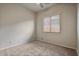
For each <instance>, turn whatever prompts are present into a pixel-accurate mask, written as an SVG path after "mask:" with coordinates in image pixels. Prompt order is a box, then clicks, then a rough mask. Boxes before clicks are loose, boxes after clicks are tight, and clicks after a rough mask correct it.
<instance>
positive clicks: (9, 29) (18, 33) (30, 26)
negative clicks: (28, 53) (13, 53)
mask: <svg viewBox="0 0 79 59" xmlns="http://www.w3.org/2000/svg"><path fill="white" fill-rule="evenodd" d="M33 32H34V23H33V20H24V21H18V22H16V23H15V24H10V25H5V26H4V25H3V26H0V48H4V47H11V46H14V45H18V44H22V43H25V42H28V41H30V39H31V37H32V35H33Z"/></svg>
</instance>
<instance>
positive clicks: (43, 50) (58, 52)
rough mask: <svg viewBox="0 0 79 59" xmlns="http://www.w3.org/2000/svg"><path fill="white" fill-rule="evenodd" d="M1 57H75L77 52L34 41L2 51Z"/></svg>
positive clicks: (0, 51)
mask: <svg viewBox="0 0 79 59" xmlns="http://www.w3.org/2000/svg"><path fill="white" fill-rule="evenodd" d="M0 55H1V56H74V55H77V53H76V51H75V50H73V49H69V48H64V47H61V46H57V45H52V44H48V43H45V42H40V41H34V42H31V43H27V44H23V45H19V46H16V47H12V48H8V49H5V50H0Z"/></svg>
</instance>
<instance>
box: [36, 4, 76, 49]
mask: <svg viewBox="0 0 79 59" xmlns="http://www.w3.org/2000/svg"><path fill="white" fill-rule="evenodd" d="M56 14H60V16H61V20H60V24H61V25H60V26H61V32H60V33H44V32H43V19H44V18H45V17H47V16H52V15H56ZM36 22H37V24H36V25H37V39H38V40H40V41H45V42H48V43H52V44H56V45H60V46H64V47H68V48H73V49H76V43H77V42H76V39H77V34H76V31H77V29H76V4H56V5H54V6H52V7H51V8H49V9H47V10H44V11H42V12H39V13H38V15H37V21H36Z"/></svg>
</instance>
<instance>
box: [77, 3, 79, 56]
mask: <svg viewBox="0 0 79 59" xmlns="http://www.w3.org/2000/svg"><path fill="white" fill-rule="evenodd" d="M77 52H78V55H79V4H77Z"/></svg>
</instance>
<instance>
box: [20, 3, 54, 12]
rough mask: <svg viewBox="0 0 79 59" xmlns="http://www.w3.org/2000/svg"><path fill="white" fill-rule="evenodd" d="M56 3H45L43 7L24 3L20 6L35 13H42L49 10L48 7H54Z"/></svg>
mask: <svg viewBox="0 0 79 59" xmlns="http://www.w3.org/2000/svg"><path fill="white" fill-rule="evenodd" d="M54 4H55V3H43V4H42V5H43V7H41V6H40V5H39V4H36V3H22V4H20V5H22V6H23V7H25V8H28V9H30V10H32V11H34V12H38V11H42V10H44V9H47V8H48V7H51V6H52V5H54Z"/></svg>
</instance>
